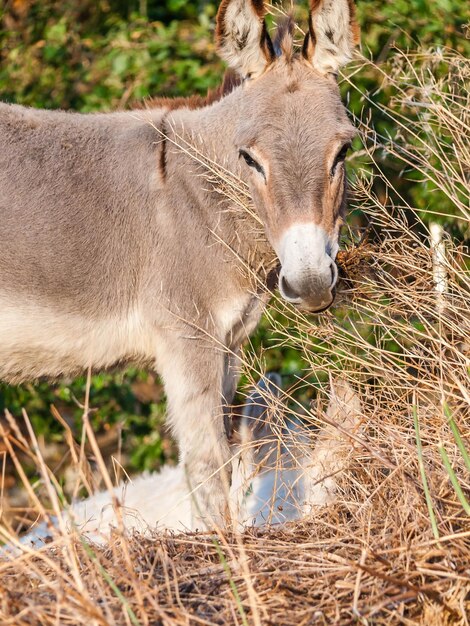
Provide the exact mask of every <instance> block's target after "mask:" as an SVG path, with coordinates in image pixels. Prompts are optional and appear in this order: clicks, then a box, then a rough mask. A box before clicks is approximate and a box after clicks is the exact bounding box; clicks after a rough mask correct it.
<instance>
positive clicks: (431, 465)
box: [0, 52, 470, 626]
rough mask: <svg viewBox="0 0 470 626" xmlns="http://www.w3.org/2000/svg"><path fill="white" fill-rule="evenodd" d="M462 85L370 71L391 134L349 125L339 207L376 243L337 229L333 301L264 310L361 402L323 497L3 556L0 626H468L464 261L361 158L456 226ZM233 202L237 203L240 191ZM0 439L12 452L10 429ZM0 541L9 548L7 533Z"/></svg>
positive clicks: (464, 81)
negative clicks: (353, 160) (388, 165)
mask: <svg viewBox="0 0 470 626" xmlns="http://www.w3.org/2000/svg"><path fill="white" fill-rule="evenodd" d="M443 60H444V61H445V66H446V68H447V69H446V71H445V72H443V71H442V69H440V70H439V73H438V72H437V70H436V67H437V65H439V67H441V65H442V62H443ZM376 71H379V72H381V70H377V68H376ZM469 77H470V62H469V61H468V60H467V59H463V58H462V57H459V56H458V55H457V54H454V53H448V52H429V53H426V54H425V53H420V54H419V55H415V56H410V55H409V56H406V55H403V54H400V53H398V54H397V55H396V56H395V58H394V61H393V63H392V65H391V66H390V67H389V69H388V71H387V72H386V73H384V74H383V80H384V81H385V82H386V83H387V84H388V85H390V84H391V85H393V86H394V88H395V92H394V93H395V102H394V108H393V110H392V109H391V108H388V105H384V112H385V113H387V114H389V115H393V116H394V119H395V121H396V127H397V129H398V130H399V133H398V135H397V136H396V137H395V138H394V139H387V138H380V137H378V136H377V134H376V132H375V131H374V130H373V129H371V128H369V126H368V123H367V120H362V121H361V120H359V121H358V123H359V125H360V128H361V131H362V136H363V150H362V153H361V154H360V155H359V156H360V158H362V159H363V161H362V163H363V165H362V166H361V167H362V169H361V168H360V167H358V168H356V174H355V178H354V180H353V187H354V197H353V201H352V204H353V205H357V206H360V207H361V208H362V210H363V211H364V212H365V213H366V214H367V216H368V218H369V220H370V229H369V231H370V232H373V233H374V235H373V236H370V237H369V239H365V238H364V237H363V233H356V232H354V230H351V232H350V234H349V242H348V244H347V247H346V250H345V252H344V253H343V254H342V256H341V259H340V262H341V265H342V269H343V273H344V282H343V290H342V299H343V302H344V303H345V306H344V308H343V309H341V310H340V311H339V312H336V314H333V313H331V312H330V313H327V314H325V315H323V316H322V317H320V318H319V319H318V322H315V323H312V320H311V319H309V318H307V317H304V316H303V315H301V314H300V313H298V312H295V311H293V310H291V309H286V308H284V307H283V305H282V303H280V302H279V301H275V302H274V305H273V310H275V309H281V312H282V318H281V317H276V316H275V315H273V314H272V312H271V313H270V314H269V315H270V318H271V322H272V326H273V329H274V330H275V332H276V336H277V337H278V341H279V342H280V343H282V342H287V343H289V344H291V345H296V346H297V347H298V349H299V350H300V351H301V352H302V354H303V357H304V359H305V361H306V362H307V363H308V364H309V372H308V374H309V375H312V373H313V374H316V375H318V379H319V380H320V381H321V380H323V381H324V380H325V372H327V373H328V374H329V375H331V376H337V375H340V376H342V377H343V378H346V379H347V380H348V381H349V382H350V383H351V384H352V385H353V386H354V387H355V389H356V390H357V393H358V395H359V397H360V399H361V403H362V426H361V430H360V431H358V433H357V434H356V435H354V436H351V437H350V442H351V445H350V449H351V463H350V466H349V470H348V471H347V472H343V473H342V474H341V475H340V476H339V477H338V480H339V483H340V493H339V496H338V499H337V502H336V503H335V504H333V505H331V506H329V507H327V508H323V509H321V510H318V511H317V512H316V513H315V514H314V515H312V516H311V517H310V518H308V519H305V520H303V521H301V522H297V523H292V524H288V525H286V526H284V527H277V528H275V527H273V528H265V529H263V530H250V531H247V532H246V533H244V534H243V535H238V534H231V533H216V534H213V535H201V534H199V535H175V536H172V535H161V534H160V535H157V534H155V536H154V537H153V538H151V539H148V538H143V537H140V536H133V537H130V538H126V537H124V536H121V535H120V533H119V532H118V531H117V532H116V534H115V536H114V537H113V539H112V541H111V543H110V545H109V547H108V548H107V549H99V548H96V547H90V546H89V545H88V544H87V543H86V542H84V541H83V540H81V539H80V537H79V535H78V533H75V534H74V535H73V536H72V535H68V536H62V537H61V536H58V537H57V540H56V542H55V543H54V544H52V545H51V546H48V547H46V548H43V549H41V550H40V551H39V552H34V551H32V550H30V549H28V548H27V547H26V548H24V549H23V554H22V555H21V556H15V557H10V558H8V557H6V556H4V557H3V558H2V559H1V560H0V623H1V624H2V625H3V624H5V625H6V624H15V625H18V626H22V625H33V624H48V625H49V624H51V625H52V624H55V625H59V624H60V625H62V624H73V625H74V626H75V625H77V626H78V625H81V624H87V625H90V624H165V625H166V624H168V625H170V624H175V625H176V624H178V625H179V624H263V625H264V624H273V625H274V624H275V625H286V626H287V625H290V624H295V625H296V626H299V625H301V624H341V625H345V624H349V623H360V624H421V625H423V626H424V625H426V626H428V625H429V626H432V625H435V626H440V625H445V624H449V625H450V624H456V625H457V624H458V625H462V626H464V625H467V626H468V624H469V620H470V618H469V615H470V514H469V512H470V511H468V510H467V511H466V510H465V507H466V504H465V502H467V506H468V501H469V500H470V460H469V459H468V456H467V455H468V451H469V450H470V387H469V384H468V376H469V367H470V360H469V356H470V346H469V337H470V298H469V295H470V277H469V273H468V268H469V267H470V257H469V253H468V250H466V249H465V248H464V247H463V246H459V245H457V244H455V243H454V242H452V241H451V239H450V238H449V237H444V243H445V257H443V256H442V255H441V256H439V255H438V254H437V251H436V249H433V247H432V245H431V244H430V239H429V237H427V236H425V235H424V234H423V233H426V230H427V229H426V226H425V225H424V224H423V223H422V222H421V219H420V216H419V215H417V214H416V211H415V210H414V209H413V207H410V206H407V205H406V203H405V202H404V201H401V200H400V199H399V198H397V196H396V195H395V194H394V193H393V190H392V189H391V187H390V183H389V181H387V180H386V179H385V178H384V176H383V175H382V174H381V171H380V168H379V167H375V168H374V169H373V170H371V167H370V164H371V163H373V162H376V161H377V159H376V158H375V157H376V154H377V153H378V152H379V151H380V152H381V151H382V150H383V149H384V146H385V148H386V150H387V151H388V153H389V154H390V155H392V157H393V158H395V159H396V161H397V163H401V164H402V165H403V164H406V165H407V166H408V167H410V168H413V170H414V171H418V172H420V173H421V176H422V180H423V181H426V182H428V183H429V182H431V183H432V188H433V189H434V190H435V191H434V192H435V193H441V194H443V197H445V198H447V200H450V201H451V202H452V205H453V207H454V211H455V219H457V220H461V221H466V220H468V217H469V172H470V152H469V150H470V141H469V139H470V113H469V111H470V96H469V91H468V89H467V88H466V85H468V81H469ZM224 184H225V185H229V184H230V181H227V180H226V181H225V182H224ZM423 184H424V183H423ZM377 189H379V190H380V192H378V191H377ZM232 193H233V194H235V193H237V194H238V197H240V198H243V197H244V190H243V189H239V188H238V189H235V190H233V191H232ZM440 250H441V251H442V248H440ZM439 285H441V286H442V287H443V289H439V288H438V287H439ZM280 320H282V321H280ZM262 369H263V368H262V355H261V356H259V355H258V356H257V357H256V358H255V357H253V356H251V357H248V356H247V362H246V372H247V375H248V376H251V377H252V378H253V379H256V377H257V376H258V374H259V373H260V371H262ZM302 384H305V383H302V381H299V385H297V386H296V389H294V388H291V389H290V390H289V392H286V395H285V397H284V398H283V402H284V403H285V404H287V403H288V402H289V407H290V411H291V413H294V414H295V413H296V407H298V414H299V415H300V416H302V418H303V419H304V420H307V421H310V422H311V423H312V424H313V425H321V424H322V422H324V420H325V415H324V413H323V412H322V410H321V407H322V402H321V397H320V398H319V402H318V403H317V404H316V405H315V406H312V407H310V409H309V410H308V411H307V410H306V409H305V407H301V406H299V405H298V404H297V400H296V395H295V393H294V392H295V391H296V390H298V387H299V386H301V385H302ZM324 387H325V388H326V387H327V385H324ZM323 393H326V392H323ZM320 395H321V394H320ZM337 427H338V428H339V429H341V424H337ZM456 432H457V433H460V438H459V436H458V434H457V435H456ZM89 435H90V437H91V439H92V436H91V433H89ZM9 441H11V442H12V445H13V447H15V444H17V445H18V446H19V447H21V442H18V441H16V439H15V433H14V432H13V433H11V434H10V436H9ZM24 445H26V446H28V445H29V444H28V442H25V443H24ZM32 454H33V455H34V454H35V451H34V450H33V452H32ZM77 454H79V453H77ZM77 458H79V456H78V457H77ZM446 459H447V460H448V462H449V465H450V466H451V468H452V470H450V469H449V468H448V467H446V464H445V461H446ZM36 460H37V462H38V463H40V459H36ZM454 475H455V479H456V481H457V484H458V486H459V488H460V490H461V492H460V494H459V493H458V492H457V491H458V490H457V491H456V489H455V488H454V486H453V485H452V483H451V477H454ZM42 477H43V478H42V481H43V482H42V485H41V489H43V490H44V489H46V490H47V489H48V490H49V500H50V502H51V503H52V504H51V510H53V511H54V506H53V505H54V498H55V496H54V493H55V492H54V489H55V488H56V487H57V485H56V486H54V482H53V478H54V477H53V476H51V474H50V473H48V472H47V470H46V469H45V468H44V467H43V468H42ZM82 478H83V476H82ZM36 491H37V486H32V487H30V497H31V501H32V505H34V506H35V507H36V510H37V511H38V515H41V516H43V517H44V516H45V517H46V518H47V514H48V513H47V512H46V511H44V510H42V512H41V505H40V502H39V501H38V500H37V496H36ZM459 495H460V497H459ZM57 506H59V502H58V500H57V503H56V507H57ZM3 534H4V536H5V537H9V538H10V540H13V539H12V537H11V529H8V528H7V527H6V526H5V525H4V529H3Z"/></svg>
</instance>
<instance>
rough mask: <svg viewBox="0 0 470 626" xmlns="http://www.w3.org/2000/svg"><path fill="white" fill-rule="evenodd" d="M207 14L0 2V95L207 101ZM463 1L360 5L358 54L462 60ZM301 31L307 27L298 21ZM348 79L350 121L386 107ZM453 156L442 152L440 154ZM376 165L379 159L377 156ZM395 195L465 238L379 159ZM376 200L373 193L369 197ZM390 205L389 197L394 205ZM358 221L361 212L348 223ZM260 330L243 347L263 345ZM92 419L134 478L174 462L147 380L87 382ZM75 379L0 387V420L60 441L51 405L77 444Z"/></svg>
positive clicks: (289, 351)
mask: <svg viewBox="0 0 470 626" xmlns="http://www.w3.org/2000/svg"><path fill="white" fill-rule="evenodd" d="M298 4H299V7H298V18H299V20H300V21H302V19H305V18H306V11H307V9H306V2H304V3H298ZM216 10H217V5H216V3H214V2H206V1H204V0H192V1H185V0H166V1H162V0H158V1H156V0H133V1H130V0H65V1H63V0H8V1H6V2H5V1H4V2H3V4H2V8H0V24H1V30H0V98H1V99H2V100H3V101H7V102H16V103H20V104H25V105H29V106H34V107H46V108H63V109H74V110H79V111H85V112H88V111H98V110H112V109H116V108H128V107H130V106H132V105H133V104H135V103H136V102H137V101H140V100H142V99H144V98H146V97H149V96H156V95H167V96H168V95H169V96H176V95H186V94H189V93H195V92H197V93H201V94H203V93H205V92H206V91H207V90H208V89H210V88H213V87H215V86H216V85H218V84H219V82H220V80H221V76H222V73H223V64H222V63H221V62H220V61H219V60H218V58H217V55H216V51H215V47H214V43H213V31H214V17H215V14H216ZM469 12H470V9H469V4H468V1H467V0H380V1H379V0H363V1H361V2H359V4H358V19H359V22H360V25H361V31H362V51H363V53H364V55H365V56H366V57H369V58H371V59H373V60H375V61H377V62H378V63H383V62H386V61H387V59H388V57H389V56H390V55H392V54H393V49H394V47H395V46H397V47H399V48H401V49H417V48H418V47H419V46H424V47H426V46H433V47H434V48H435V47H438V46H447V47H450V48H453V49H455V50H457V51H458V52H460V53H461V54H464V55H468V54H469V53H470V41H469V39H468V37H469V31H468V22H469V19H470V14H469ZM304 23H305V22H304ZM350 71H351V73H352V72H354V77H353V79H352V80H353V82H354V85H355V89H351V88H350V87H348V85H347V83H346V82H345V83H344V84H343V89H344V96H345V98H346V99H347V102H348V106H349V108H350V110H351V111H352V113H353V114H355V115H357V116H360V115H361V114H362V112H363V109H364V107H366V108H367V107H369V106H370V103H369V104H368V101H367V99H366V98H365V97H364V95H363V94H368V98H369V99H370V100H372V101H374V102H378V103H383V104H386V103H390V102H392V101H393V93H391V92H390V90H388V89H387V87H386V86H384V85H381V82H382V81H383V79H382V77H381V76H380V74H378V73H376V72H374V71H373V69H371V68H370V66H369V67H366V68H365V69H363V70H361V71H359V72H357V70H356V69H354V68H353V69H352V70H350ZM370 111H371V115H372V122H371V123H372V125H373V126H374V128H376V130H377V132H379V133H381V134H382V135H384V136H386V135H394V134H395V133H396V132H397V131H396V129H395V128H394V127H393V124H392V123H391V122H390V120H389V118H387V116H384V115H383V112H381V111H380V110H379V109H377V108H374V107H372V108H371V109H370ZM449 148H450V149H451V146H450V147H449ZM379 158H380V156H379ZM380 166H381V167H383V168H384V169H385V170H386V171H387V173H388V175H389V178H390V179H391V180H392V181H393V186H394V187H395V188H396V190H397V194H399V195H401V196H402V197H403V198H405V199H406V200H407V201H409V202H410V203H411V204H412V206H415V207H417V208H418V209H419V210H420V211H421V213H422V216H423V217H424V219H426V215H427V214H428V213H429V214H430V213H432V211H433V210H435V211H437V210H438V211H439V213H441V214H442V217H441V218H440V219H441V220H443V221H445V223H446V226H447V228H448V229H449V230H450V231H451V232H452V234H454V235H455V236H457V237H460V238H465V237H468V232H467V229H468V227H467V226H465V225H462V223H461V222H459V221H456V220H453V218H452V215H453V212H454V207H453V206H452V204H451V203H450V202H449V200H448V199H447V198H445V197H443V195H442V194H441V193H439V192H436V193H430V191H436V190H432V189H430V188H429V185H419V184H416V182H415V181H416V180H417V178H419V177H417V176H416V173H415V172H412V171H411V172H410V171H409V172H404V171H403V166H402V165H400V164H396V163H394V162H393V158H392V157H390V156H389V155H387V154H384V155H383V161H382V162H381V163H380ZM377 193H380V189H378V190H377ZM397 197H398V196H397ZM354 217H355V218H356V219H358V220H359V221H360V219H361V216H360V211H359V210H356V212H355V216H353V218H354ZM270 341H275V338H274V340H273V338H272V337H271V336H269V324H268V323H267V322H264V323H263V324H262V327H261V329H260V330H259V332H258V333H257V335H256V336H255V337H254V339H253V342H252V344H251V346H250V347H249V350H251V351H253V352H257V351H259V350H260V346H261V345H264V346H265V348H266V347H269V345H270ZM263 362H264V364H265V366H266V367H267V368H268V369H275V370H278V371H281V373H283V374H285V375H286V376H292V375H293V374H294V373H296V372H301V371H302V369H303V368H304V366H305V364H304V363H303V362H302V360H301V357H300V356H299V354H298V353H297V352H296V350H295V349H294V348H292V347H285V346H284V347H277V348H272V349H270V350H267V351H264V352H263ZM92 382H93V384H92V389H91V406H92V407H94V411H93V422H94V426H95V429H96V431H97V432H98V434H99V435H100V438H99V440H100V441H101V442H103V445H104V444H105V443H106V442H107V441H109V442H110V446H111V447H112V446H114V447H115V445H116V441H117V440H118V439H120V438H121V435H122V442H123V448H124V449H125V450H128V451H129V456H128V457H127V460H128V462H129V464H130V466H131V467H132V468H134V469H139V470H140V469H143V468H151V467H155V466H156V465H158V463H159V462H161V461H162V459H164V458H166V457H168V456H171V455H173V454H174V448H173V447H172V445H171V444H170V443H168V437H167V436H166V435H165V434H164V430H162V423H163V418H164V412H165V407H164V398H163V394H162V389H161V385H160V384H159V381H158V379H157V378H156V377H155V376H154V375H153V374H151V373H147V372H141V371H138V370H136V369H130V370H128V371H127V372H125V373H119V374H103V375H99V376H94V377H93V381H92ZM84 388H85V379H84V378H80V379H78V380H74V381H71V380H65V381H62V382H61V383H60V384H55V385H49V384H46V383H40V384H37V385H34V386H33V385H23V386H21V387H8V386H6V385H1V384H0V414H1V413H3V409H4V408H8V409H9V410H10V411H11V412H12V413H13V414H14V415H20V414H21V408H22V407H25V408H26V410H27V412H28V414H29V416H30V418H31V420H32V421H33V424H34V426H35V428H36V430H37V432H38V433H41V434H43V435H44V436H45V437H47V439H48V440H51V441H54V439H56V440H57V441H60V440H61V438H62V435H61V432H62V429H61V427H59V425H58V424H57V423H56V422H55V420H54V419H53V418H52V416H51V412H50V405H51V404H55V405H56V406H57V407H58V409H59V411H60V412H61V414H62V415H63V417H64V418H65V419H66V420H67V421H68V422H69V423H70V424H71V426H72V428H73V429H74V432H75V434H76V436H77V438H79V436H80V417H81V414H82V409H81V408H80V402H81V401H83V397H84Z"/></svg>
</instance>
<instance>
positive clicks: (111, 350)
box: [0, 297, 156, 382]
mask: <svg viewBox="0 0 470 626" xmlns="http://www.w3.org/2000/svg"><path fill="white" fill-rule="evenodd" d="M155 344H156V337H155V331H154V330H152V329H150V328H149V327H148V326H147V325H146V324H145V323H144V321H143V319H142V316H141V315H140V314H139V312H138V311H137V310H134V311H131V312H130V313H129V314H128V315H127V317H125V318H117V317H115V318H109V319H102V320H93V319H87V318H84V317H81V316H79V315H73V314H70V313H65V312H64V313H61V312H58V311H57V310H56V311H53V310H52V309H48V308H46V307H41V306H39V305H37V304H34V303H33V304H30V303H28V302H26V301H22V302H20V303H16V304H13V303H11V302H7V301H6V300H4V299H2V298H1V297H0V379H5V380H7V381H9V382H15V381H20V380H28V379H36V378H39V377H42V376H49V377H57V376H60V375H63V374H74V373H77V372H78V371H83V370H84V369H86V368H88V367H89V366H90V365H91V366H93V367H94V368H106V367H109V366H111V365H113V364H114V363H116V362H117V361H119V360H123V359H129V358H132V357H135V358H152V357H154V356H155Z"/></svg>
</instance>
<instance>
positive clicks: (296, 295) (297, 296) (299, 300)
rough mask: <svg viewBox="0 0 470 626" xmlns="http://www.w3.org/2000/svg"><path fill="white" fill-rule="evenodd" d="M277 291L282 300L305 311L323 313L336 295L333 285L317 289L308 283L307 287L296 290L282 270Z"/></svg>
mask: <svg viewBox="0 0 470 626" xmlns="http://www.w3.org/2000/svg"><path fill="white" fill-rule="evenodd" d="M279 291H280V294H281V296H282V298H283V299H284V300H286V301H287V302H290V303H291V304H293V305H294V306H295V307H296V308H298V309H301V310H302V311H306V312H307V313H323V311H326V310H327V309H329V308H330V306H331V305H332V304H333V302H334V300H335V296H336V289H335V286H334V285H333V286H330V287H328V288H325V287H324V286H322V287H321V288H320V289H318V288H315V286H314V285H312V284H311V283H310V284H308V286H307V288H304V289H302V290H298V291H297V290H295V289H294V288H293V287H292V286H291V284H290V283H289V282H288V280H287V279H286V277H285V275H284V274H283V272H282V270H281V273H280V276H279Z"/></svg>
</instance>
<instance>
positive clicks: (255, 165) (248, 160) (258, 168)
mask: <svg viewBox="0 0 470 626" xmlns="http://www.w3.org/2000/svg"><path fill="white" fill-rule="evenodd" d="M240 156H241V157H243V158H244V159H245V163H246V164H247V165H248V166H249V167H252V168H253V169H255V170H256V171H257V172H259V173H260V174H261V175H262V176H264V178H266V173H265V171H264V168H263V166H262V165H260V164H259V163H258V161H255V160H254V158H253V157H252V156H251V154H248V152H246V150H240Z"/></svg>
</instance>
